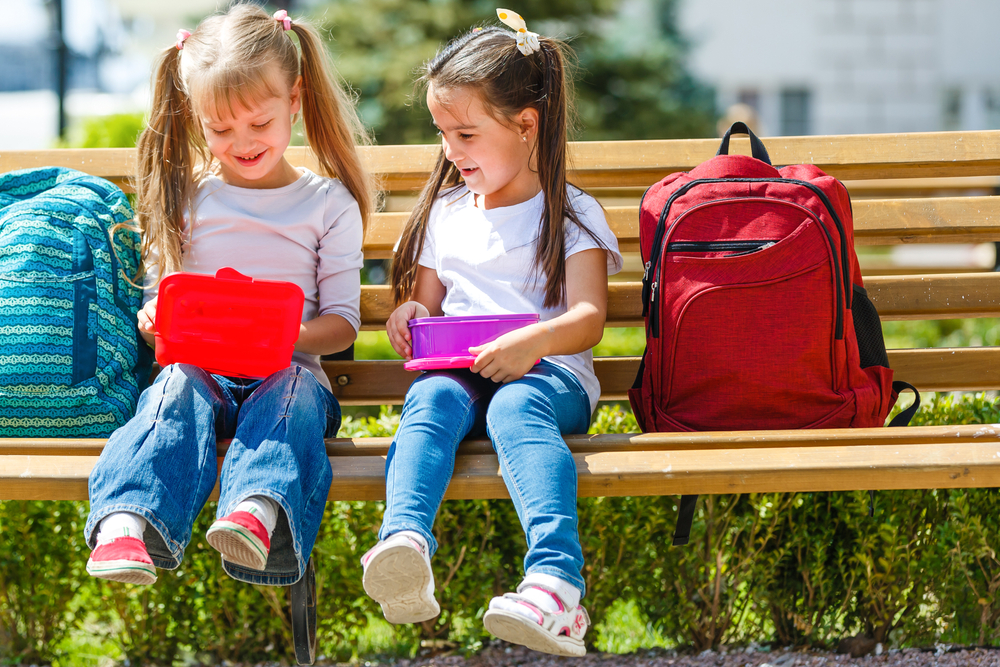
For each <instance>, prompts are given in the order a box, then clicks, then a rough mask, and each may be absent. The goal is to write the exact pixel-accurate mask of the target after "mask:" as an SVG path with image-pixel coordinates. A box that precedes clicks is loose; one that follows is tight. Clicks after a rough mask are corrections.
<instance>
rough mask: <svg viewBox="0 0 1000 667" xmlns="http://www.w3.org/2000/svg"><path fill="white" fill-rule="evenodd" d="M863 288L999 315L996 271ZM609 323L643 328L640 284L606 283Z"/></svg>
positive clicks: (925, 313)
mask: <svg viewBox="0 0 1000 667" xmlns="http://www.w3.org/2000/svg"><path fill="white" fill-rule="evenodd" d="M865 289H866V290H867V291H868V296H869V297H870V298H871V300H872V303H874V304H875V309H876V310H877V311H878V313H879V317H881V318H882V321H893V320H933V319H962V318H968V317H1000V273H992V272H991V273H962V274H924V275H912V276H872V277H867V278H866V279H865ZM392 310H393V303H392V292H391V290H390V288H389V287H388V286H386V285H365V286H363V287H362V288H361V328H362V329H364V330H365V331H382V330H384V329H385V321H386V320H387V319H388V318H389V315H390V314H391V313H392ZM606 326H607V327H641V326H643V321H642V283H639V282H626V283H609V284H608V316H607V324H606Z"/></svg>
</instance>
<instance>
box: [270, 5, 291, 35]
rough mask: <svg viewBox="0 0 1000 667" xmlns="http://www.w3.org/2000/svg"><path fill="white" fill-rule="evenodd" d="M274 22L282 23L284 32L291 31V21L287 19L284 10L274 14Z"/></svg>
mask: <svg viewBox="0 0 1000 667" xmlns="http://www.w3.org/2000/svg"><path fill="white" fill-rule="evenodd" d="M274 20H275V21H280V22H281V23H283V24H284V25H285V30H291V29H292V19H290V18H288V12H286V11H285V10H284V9H279V10H278V11H276V12H275V13H274Z"/></svg>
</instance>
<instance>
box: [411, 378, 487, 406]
mask: <svg viewBox="0 0 1000 667" xmlns="http://www.w3.org/2000/svg"><path fill="white" fill-rule="evenodd" d="M476 395H477V394H476V392H475V391H474V390H473V389H472V388H471V387H470V386H468V384H467V383H464V382H462V381H461V380H460V379H459V378H457V377H455V376H454V375H452V374H450V373H428V374H426V375H422V376H421V377H419V378H417V379H416V381H414V383H413V384H412V385H410V389H409V390H408V391H407V392H406V398H405V399H404V405H403V407H404V409H407V408H409V409H411V410H412V409H416V408H420V407H432V406H462V405H468V404H469V403H470V402H472V401H474V400H475V397H476Z"/></svg>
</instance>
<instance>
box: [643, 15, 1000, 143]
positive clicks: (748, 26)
mask: <svg viewBox="0 0 1000 667" xmlns="http://www.w3.org/2000/svg"><path fill="white" fill-rule="evenodd" d="M653 1H654V2H655V0H653ZM678 19H679V23H680V29H681V32H682V34H683V35H684V36H685V38H686V39H687V40H688V42H689V43H690V45H691V51H690V60H689V65H690V68H691V70H692V72H693V74H694V75H695V76H696V77H699V78H700V79H702V80H703V81H704V82H706V83H708V84H710V85H712V86H714V88H715V90H716V93H717V98H716V99H717V106H718V109H719V110H720V113H725V111H726V110H727V109H729V108H730V107H731V106H732V105H734V104H737V103H742V104H745V105H747V106H749V107H751V108H753V109H754V110H755V112H756V115H757V122H758V125H759V128H758V129H760V131H761V133H763V134H769V135H800V134H854V133H874V132H922V131H936V130H978V129H1000V39H998V38H997V36H996V27H997V26H998V25H1000V1H998V0H961V2H956V1H955V0H680V6H679V12H678Z"/></svg>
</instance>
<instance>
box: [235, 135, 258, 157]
mask: <svg viewBox="0 0 1000 667" xmlns="http://www.w3.org/2000/svg"><path fill="white" fill-rule="evenodd" d="M253 145H254V141H253V139H252V138H251V137H246V136H242V135H238V136H236V137H234V138H233V151H234V152H236V153H245V152H247V151H249V150H250V149H251V148H253Z"/></svg>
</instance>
